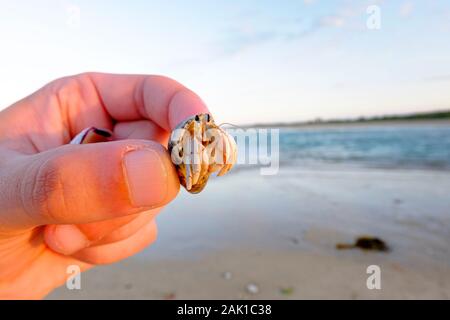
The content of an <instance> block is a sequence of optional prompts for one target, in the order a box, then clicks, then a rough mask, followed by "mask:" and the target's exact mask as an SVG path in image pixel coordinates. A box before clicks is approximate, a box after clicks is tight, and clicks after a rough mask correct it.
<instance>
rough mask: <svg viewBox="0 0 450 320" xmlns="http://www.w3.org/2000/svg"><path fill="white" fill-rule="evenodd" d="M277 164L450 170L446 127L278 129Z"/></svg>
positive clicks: (448, 139)
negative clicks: (278, 152)
mask: <svg viewBox="0 0 450 320" xmlns="http://www.w3.org/2000/svg"><path fill="white" fill-rule="evenodd" d="M280 163H281V165H303V166H305V165H321V164H336V165H352V166H364V167H381V168H422V169H443V170H450V126H448V125H407V126H405V125H392V126H386V125H383V126H366V127H341V128H338V127H336V128H323V129H322V128H321V129H319V128H314V129H282V130H281V131H280Z"/></svg>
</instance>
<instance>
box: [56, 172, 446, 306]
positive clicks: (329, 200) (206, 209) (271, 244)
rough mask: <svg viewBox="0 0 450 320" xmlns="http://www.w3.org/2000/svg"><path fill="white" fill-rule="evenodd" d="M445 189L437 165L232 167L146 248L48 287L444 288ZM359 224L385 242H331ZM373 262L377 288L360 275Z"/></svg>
mask: <svg viewBox="0 0 450 320" xmlns="http://www.w3.org/2000/svg"><path fill="white" fill-rule="evenodd" d="M449 190H450V173H449V172H441V171H400V170H390V171H387V170H375V169H371V170H368V169H365V170H363V169H359V170H341V169H339V170H332V169H329V170H320V171H318V170H305V171H299V170H293V169H289V168H283V169H282V170H281V171H280V173H279V174H278V175H276V176H271V177H267V176H266V177H264V176H261V175H259V171H258V170H249V171H241V172H237V173H235V174H231V175H229V176H227V177H224V178H221V179H217V180H214V181H212V183H210V185H209V186H208V188H207V189H206V190H205V191H204V193H202V194H200V195H198V196H192V195H189V194H187V193H185V192H183V193H182V194H181V195H180V197H179V198H178V199H177V200H176V201H175V202H174V203H173V204H171V205H170V206H169V207H168V208H166V209H165V212H164V213H163V214H162V215H161V216H160V217H158V222H159V234H160V236H159V239H158V241H157V243H156V244H154V245H153V246H152V247H150V248H148V249H146V250H145V251H144V252H142V253H141V254H139V255H137V256H135V257H133V258H130V259H128V260H126V261H123V262H120V263H117V264H115V265H111V266H102V267H98V268H96V269H93V270H91V271H88V272H87V273H84V274H83V275H82V289H81V290H78V291H77V290H72V291H70V290H68V289H66V288H65V287H61V288H59V289H57V290H55V291H54V292H53V293H52V294H50V295H49V297H48V298H50V299H79V298H83V299H90V298H101V299H109V298H137V299H172V298H179V299H183V298H185V299H247V298H250V299H264V298H274V299H298V298H301V299H304V298H325V299H365V298H368V299H372V298H424V299H428V298H436V299H448V298H450V250H449V248H450V197H449ZM364 234H368V235H374V236H377V237H380V238H382V239H383V240H385V241H386V242H387V244H388V245H389V246H390V248H391V251H390V252H388V253H377V252H363V251H360V250H348V251H338V250H336V249H335V245H336V243H338V242H352V241H353V240H354V238H355V237H356V236H359V235H364ZM373 264H375V265H378V266H380V268H381V285H382V287H381V290H369V289H368V288H367V286H366V279H367V277H368V274H367V273H366V268H367V267H368V266H369V265H373ZM249 284H255V285H257V287H258V290H257V291H258V292H257V293H250V292H248V290H247V286H248V285H249Z"/></svg>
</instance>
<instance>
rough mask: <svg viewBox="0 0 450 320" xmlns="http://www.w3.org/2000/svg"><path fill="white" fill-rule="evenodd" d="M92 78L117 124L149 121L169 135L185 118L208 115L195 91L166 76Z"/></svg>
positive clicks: (92, 76)
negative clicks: (130, 121)
mask: <svg viewBox="0 0 450 320" xmlns="http://www.w3.org/2000/svg"><path fill="white" fill-rule="evenodd" d="M83 76H85V75H80V76H79V77H83ZM89 77H90V79H91V80H92V83H93V85H94V86H95V88H96V90H97V92H98V95H99V98H100V99H101V101H102V102H103V104H104V106H105V108H106V110H107V111H108V113H109V115H110V116H111V117H112V118H113V119H115V120H118V121H129V120H139V119H143V118H144V119H150V120H152V121H153V122H155V123H156V124H157V125H158V126H160V127H161V128H163V129H165V130H166V131H169V132H170V131H172V130H173V129H174V128H175V127H176V126H177V125H178V124H179V123H180V122H181V121H183V120H185V119H186V118H188V117H190V116H193V115H196V114H199V113H208V112H209V111H208V109H207V107H206V105H205V104H204V102H203V101H202V100H201V99H200V98H199V97H198V96H197V95H196V94H195V93H194V92H192V91H191V90H189V89H187V88H186V87H184V86H183V85H181V84H180V83H178V82H176V81H174V80H172V79H170V78H167V77H163V76H145V75H117V74H104V73H91V74H89ZM124 106H127V107H126V108H124Z"/></svg>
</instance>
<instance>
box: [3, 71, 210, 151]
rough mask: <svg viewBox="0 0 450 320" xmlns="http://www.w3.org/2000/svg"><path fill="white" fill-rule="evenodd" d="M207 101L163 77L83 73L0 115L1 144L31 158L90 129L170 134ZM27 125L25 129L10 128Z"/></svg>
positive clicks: (28, 98)
mask: <svg viewBox="0 0 450 320" xmlns="http://www.w3.org/2000/svg"><path fill="white" fill-rule="evenodd" d="M208 112H209V111H208V108H207V107H206V105H205V104H204V103H203V101H202V100H201V99H200V98H199V97H198V96H197V95H196V94H195V93H194V92H192V91H191V90H189V89H187V88H186V87H184V86H183V85H181V84H180V83H178V82H176V81H175V80H172V79H169V78H167V77H163V76H150V75H119V74H104V73H83V74H79V75H75V76H70V77H65V78H61V79H58V80H55V81H53V82H51V83H50V84H48V85H46V86H44V87H43V88H41V89H40V90H38V91H37V92H35V93H34V94H32V95H30V96H28V97H26V98H25V99H23V100H21V101H18V102H17V103H15V104H14V105H12V106H10V107H9V108H7V109H5V110H3V111H2V112H1V113H0V119H1V120H2V121H1V123H2V124H1V125H0V143H1V144H3V145H4V146H6V147H8V148H10V149H14V150H20V151H22V152H26V153H36V152H41V151H45V150H48V149H51V148H56V147H58V146H60V145H63V144H67V143H69V142H70V140H71V139H72V138H73V137H74V136H75V135H76V134H78V133H79V132H80V131H81V130H83V129H84V128H87V127H98V128H107V129H113V127H114V124H115V123H117V122H122V121H136V120H151V121H152V122H154V123H155V124H156V125H157V126H159V127H161V128H162V129H164V130H165V131H168V132H170V131H172V130H173V129H174V128H175V126H177V125H178V124H179V123H180V122H181V121H183V120H185V119H186V118H188V117H190V116H193V115H195V114H199V113H208ZM24 119H25V121H26V123H27V125H26V126H14V127H12V126H11V124H14V123H22V122H23V121H24Z"/></svg>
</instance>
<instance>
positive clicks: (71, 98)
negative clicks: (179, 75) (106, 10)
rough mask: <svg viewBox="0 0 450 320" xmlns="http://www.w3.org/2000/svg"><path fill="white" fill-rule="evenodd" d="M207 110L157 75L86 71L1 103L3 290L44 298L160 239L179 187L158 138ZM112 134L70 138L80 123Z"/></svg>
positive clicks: (3, 294) (16, 295) (6, 295)
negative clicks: (161, 215)
mask: <svg viewBox="0 0 450 320" xmlns="http://www.w3.org/2000/svg"><path fill="white" fill-rule="evenodd" d="M207 112H208V110H207V108H206V106H205V105H204V103H203V102H202V101H201V100H200V98H199V97H198V96H197V95H196V94H194V93H193V92H192V91H190V90H188V89H186V88H185V87H183V86H182V85H181V84H179V83H177V82H175V81H173V80H171V79H168V78H165V77H161V76H145V75H113V74H99V73H86V74H80V75H77V76H72V77H67V78H62V79H59V80H56V81H53V82H51V83H50V84H48V85H46V86H45V87H43V88H42V89H40V90H38V91H37V92H35V93H33V94H32V95H30V96H28V97H26V98H24V99H23V100H21V101H19V102H17V103H15V104H14V105H12V106H10V107H9V108H7V109H5V110H3V111H2V112H0V256H1V257H2V258H1V259H0V298H41V297H44V296H45V295H46V294H48V293H49V292H50V291H51V290H52V289H54V288H55V287H57V286H59V285H61V284H63V283H64V282H65V281H66V277H67V273H66V268H67V267H68V266H69V265H78V266H79V267H80V269H81V270H82V271H84V270H86V269H88V268H90V267H92V266H94V265H97V264H107V263H112V262H115V261H118V260H121V259H124V258H126V257H129V256H131V255H133V254H135V253H137V252H138V251H140V250H142V249H143V248H144V247H146V246H147V245H148V244H150V243H152V242H153V241H154V240H155V239H156V233H157V229H156V224H155V220H154V219H155V216H156V214H157V213H158V211H159V210H160V209H161V207H162V206H163V205H165V204H167V203H168V202H169V201H170V200H172V199H173V198H174V197H175V196H176V195H177V193H178V191H179V180H178V177H177V175H176V172H175V170H174V168H173V165H172V163H171V160H170V156H169V154H168V152H167V151H166V149H165V148H164V147H163V146H166V145H167V141H168V138H169V133H170V131H171V130H173V129H174V128H175V126H176V125H177V124H178V123H180V122H181V121H183V120H184V119H186V118H188V117H190V116H192V115H195V114H199V113H207ZM90 126H95V127H98V128H106V129H109V130H111V131H112V132H113V133H114V137H115V138H116V139H117V141H113V142H107V143H94V144H85V145H68V143H69V142H70V140H71V139H72V138H73V137H74V136H75V135H76V134H78V133H79V132H80V131H82V130H83V129H84V128H86V127H90Z"/></svg>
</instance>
